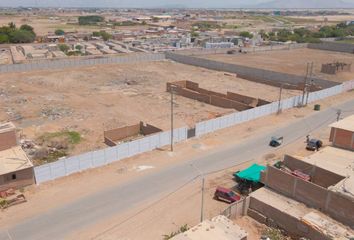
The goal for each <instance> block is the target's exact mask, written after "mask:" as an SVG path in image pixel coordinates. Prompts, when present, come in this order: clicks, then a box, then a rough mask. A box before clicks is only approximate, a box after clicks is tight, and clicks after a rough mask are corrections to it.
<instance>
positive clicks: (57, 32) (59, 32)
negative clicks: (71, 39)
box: [55, 29, 65, 36]
mask: <svg viewBox="0 0 354 240" xmlns="http://www.w3.org/2000/svg"><path fill="white" fill-rule="evenodd" d="M55 35H58V36H63V35H65V32H64V30H63V29H57V30H55Z"/></svg>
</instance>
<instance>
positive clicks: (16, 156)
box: [0, 123, 34, 191]
mask: <svg viewBox="0 0 354 240" xmlns="http://www.w3.org/2000/svg"><path fill="white" fill-rule="evenodd" d="M33 183H34V173H33V164H32V162H31V160H30V159H29V158H28V157H27V155H26V153H25V152H24V151H23V150H22V148H21V147H20V146H18V145H17V136H16V127H15V126H14V125H13V124H12V123H5V124H1V125H0V191H2V190H6V189H8V188H20V187H24V186H27V185H31V184H33Z"/></svg>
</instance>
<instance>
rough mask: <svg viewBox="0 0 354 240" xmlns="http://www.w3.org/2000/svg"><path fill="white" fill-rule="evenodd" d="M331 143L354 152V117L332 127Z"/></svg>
mask: <svg viewBox="0 0 354 240" xmlns="http://www.w3.org/2000/svg"><path fill="white" fill-rule="evenodd" d="M330 127H331V135H330V137H329V141H330V142H332V145H333V146H335V147H339V148H344V149H348V150H354V115H351V116H349V117H347V118H344V119H343V120H340V121H338V122H335V123H333V124H331V125H330Z"/></svg>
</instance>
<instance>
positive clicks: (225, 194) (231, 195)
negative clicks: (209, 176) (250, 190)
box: [214, 187, 241, 203]
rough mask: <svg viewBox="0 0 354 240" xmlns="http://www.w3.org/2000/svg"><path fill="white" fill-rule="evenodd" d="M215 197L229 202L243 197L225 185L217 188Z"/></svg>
mask: <svg viewBox="0 0 354 240" xmlns="http://www.w3.org/2000/svg"><path fill="white" fill-rule="evenodd" d="M214 198H215V199H217V200H221V201H224V202H228V203H233V202H237V201H238V200H240V199H241V197H240V196H239V195H237V194H236V193H235V192H233V191H232V190H231V189H228V188H223V187H217V188H216V190H215V193H214Z"/></svg>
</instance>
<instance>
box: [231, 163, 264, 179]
mask: <svg viewBox="0 0 354 240" xmlns="http://www.w3.org/2000/svg"><path fill="white" fill-rule="evenodd" d="M265 169H266V167H265V166H262V165H258V164H253V165H252V166H250V167H249V168H247V169H245V170H243V171H240V172H238V173H234V176H235V177H239V178H241V179H246V180H248V181H253V182H259V180H260V178H261V171H263V170H265Z"/></svg>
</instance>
